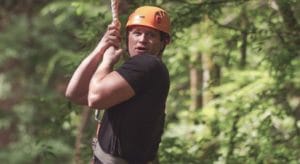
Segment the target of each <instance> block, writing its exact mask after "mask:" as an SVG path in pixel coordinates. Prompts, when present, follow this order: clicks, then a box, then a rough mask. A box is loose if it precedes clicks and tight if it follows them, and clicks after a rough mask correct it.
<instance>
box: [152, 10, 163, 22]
mask: <svg viewBox="0 0 300 164" xmlns="http://www.w3.org/2000/svg"><path fill="white" fill-rule="evenodd" d="M165 16H166V13H165V12H164V11H157V12H156V13H155V15H154V19H155V22H156V23H157V24H160V23H161V21H162V19H163V17H165Z"/></svg>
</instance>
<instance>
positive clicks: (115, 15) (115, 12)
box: [95, 0, 121, 136]
mask: <svg viewBox="0 0 300 164" xmlns="http://www.w3.org/2000/svg"><path fill="white" fill-rule="evenodd" d="M111 11H112V23H115V24H116V25H117V27H118V28H119V29H120V28H121V22H120V21H119V0H111ZM100 117H101V116H100V110H99V109H96V110H95V120H96V121H97V122H98V127H97V131H96V136H97V135H98V134H99V129H100V121H101V118H100Z"/></svg>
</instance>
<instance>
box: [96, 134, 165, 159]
mask: <svg viewBox="0 0 300 164" xmlns="http://www.w3.org/2000/svg"><path fill="white" fill-rule="evenodd" d="M92 148H93V152H94V156H95V157H96V159H94V160H93V161H94V163H93V164H129V162H127V161H126V160H125V159H122V158H119V157H115V156H112V155H111V154H108V153H106V152H104V151H103V149H102V148H101V146H100V145H99V142H98V139H97V138H93V142H92ZM145 164H159V161H158V158H155V160H154V161H149V162H146V163H145Z"/></svg>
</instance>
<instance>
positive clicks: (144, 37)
mask: <svg viewBox="0 0 300 164" xmlns="http://www.w3.org/2000/svg"><path fill="white" fill-rule="evenodd" d="M146 40H147V35H146V34H145V33H143V34H141V35H140V37H139V41H140V42H146Z"/></svg>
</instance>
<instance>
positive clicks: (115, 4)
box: [111, 0, 121, 29]
mask: <svg viewBox="0 0 300 164" xmlns="http://www.w3.org/2000/svg"><path fill="white" fill-rule="evenodd" d="M119 3H120V1H119V0H111V11H112V21H113V23H116V25H117V26H118V28H119V29H120V28H121V23H120V21H119Z"/></svg>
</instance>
